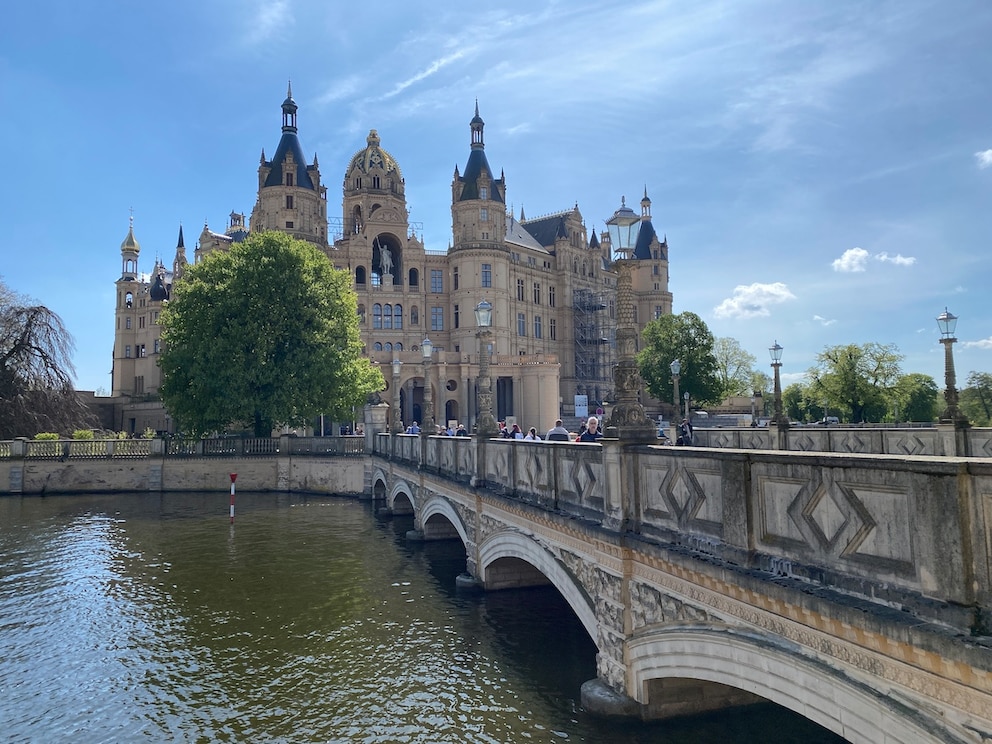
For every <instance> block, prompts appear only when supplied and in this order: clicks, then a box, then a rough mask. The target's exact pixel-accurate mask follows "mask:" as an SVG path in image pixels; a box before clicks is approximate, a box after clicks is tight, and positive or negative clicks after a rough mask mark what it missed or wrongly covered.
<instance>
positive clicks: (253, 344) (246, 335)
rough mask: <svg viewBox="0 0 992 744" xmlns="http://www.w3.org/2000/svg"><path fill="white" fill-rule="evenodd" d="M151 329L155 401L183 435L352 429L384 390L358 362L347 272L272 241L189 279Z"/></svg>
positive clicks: (200, 268)
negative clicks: (316, 423)
mask: <svg viewBox="0 0 992 744" xmlns="http://www.w3.org/2000/svg"><path fill="white" fill-rule="evenodd" d="M161 322H162V326H163V329H162V340H163V351H162V355H161V357H160V360H159V364H160V365H161V367H162V386H161V388H160V393H161V396H162V400H163V402H164V403H165V406H166V408H168V410H169V412H170V413H171V414H172V416H173V417H174V418H175V419H176V421H177V422H178V423H179V426H180V427H181V429H182V430H183V431H185V432H188V433H191V434H206V433H209V432H212V431H220V430H224V429H227V428H229V427H231V426H234V427H238V428H242V427H247V428H251V429H253V430H254V432H255V435H256V436H268V435H269V434H270V433H271V431H272V429H273V428H275V427H277V426H282V425H291V426H298V425H305V424H306V423H308V422H309V421H312V420H313V419H314V418H315V417H316V416H317V415H319V414H321V413H325V414H330V415H331V416H332V417H336V418H339V419H344V418H350V417H351V411H352V408H353V407H354V406H357V405H362V404H363V403H364V402H365V400H366V397H367V396H368V394H369V393H371V392H373V391H375V390H379V389H381V388H382V387H383V384H384V383H383V379H382V375H381V373H380V372H379V370H378V369H377V368H376V367H374V366H373V365H372V364H371V363H370V362H369V360H368V359H366V358H365V357H363V356H362V354H361V351H362V345H361V337H360V335H359V328H358V315H357V300H356V297H355V293H354V291H353V290H352V288H351V279H350V276H349V275H348V273H347V272H345V271H338V270H336V269H334V267H333V266H331V264H330V262H329V261H328V259H327V256H325V255H324V254H323V253H321V252H320V251H319V250H318V249H317V248H316V247H315V246H313V245H312V244H310V243H307V242H305V241H301V240H294V239H293V238H291V237H289V236H288V235H285V234H282V233H275V232H267V233H258V234H254V235H252V236H250V237H249V238H248V239H247V240H245V241H244V242H243V243H240V244H238V243H236V244H234V245H233V246H232V247H231V249H230V251H226V252H217V253H213V254H211V255H209V256H207V257H206V258H205V259H204V260H203V261H202V262H200V263H199V264H197V265H195V266H192V267H191V268H189V269H188V270H187V271H186V273H185V274H184V275H183V278H182V280H181V281H180V282H177V284H176V286H175V289H174V292H173V297H172V299H171V301H170V303H169V306H168V307H167V308H166V309H165V311H164V312H163V313H162V316H161Z"/></svg>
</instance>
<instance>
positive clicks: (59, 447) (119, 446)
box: [0, 436, 366, 461]
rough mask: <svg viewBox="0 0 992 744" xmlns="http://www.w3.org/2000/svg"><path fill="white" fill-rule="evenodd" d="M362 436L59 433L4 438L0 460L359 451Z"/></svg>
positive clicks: (328, 454) (331, 454) (346, 454)
mask: <svg viewBox="0 0 992 744" xmlns="http://www.w3.org/2000/svg"><path fill="white" fill-rule="evenodd" d="M364 454H366V449H365V437H364V436H345V437H291V436H282V437H219V438H216V439H80V440H75V439H58V440H41V441H34V440H24V439H20V440H14V441H0V460H10V459H31V460H63V461H65V460H96V459H134V458H148V457H152V456H155V457H167V458H184V457H273V456H278V455H291V456H299V457H359V456H362V455H364Z"/></svg>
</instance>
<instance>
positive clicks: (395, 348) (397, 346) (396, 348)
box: [393, 342, 403, 351]
mask: <svg viewBox="0 0 992 744" xmlns="http://www.w3.org/2000/svg"><path fill="white" fill-rule="evenodd" d="M393 351H403V344H401V343H399V342H397V343H395V344H394V345H393Z"/></svg>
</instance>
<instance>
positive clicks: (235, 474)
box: [231, 473, 238, 524]
mask: <svg viewBox="0 0 992 744" xmlns="http://www.w3.org/2000/svg"><path fill="white" fill-rule="evenodd" d="M237 479H238V474H237V473H231V524H234V481H236V480H237Z"/></svg>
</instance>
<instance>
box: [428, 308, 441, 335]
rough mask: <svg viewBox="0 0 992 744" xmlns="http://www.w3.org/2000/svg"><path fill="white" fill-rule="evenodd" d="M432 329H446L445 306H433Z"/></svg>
mask: <svg viewBox="0 0 992 744" xmlns="http://www.w3.org/2000/svg"><path fill="white" fill-rule="evenodd" d="M431 330H432V331H443V330H444V308H443V307H440V306H438V305H435V306H434V307H432V308H431Z"/></svg>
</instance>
